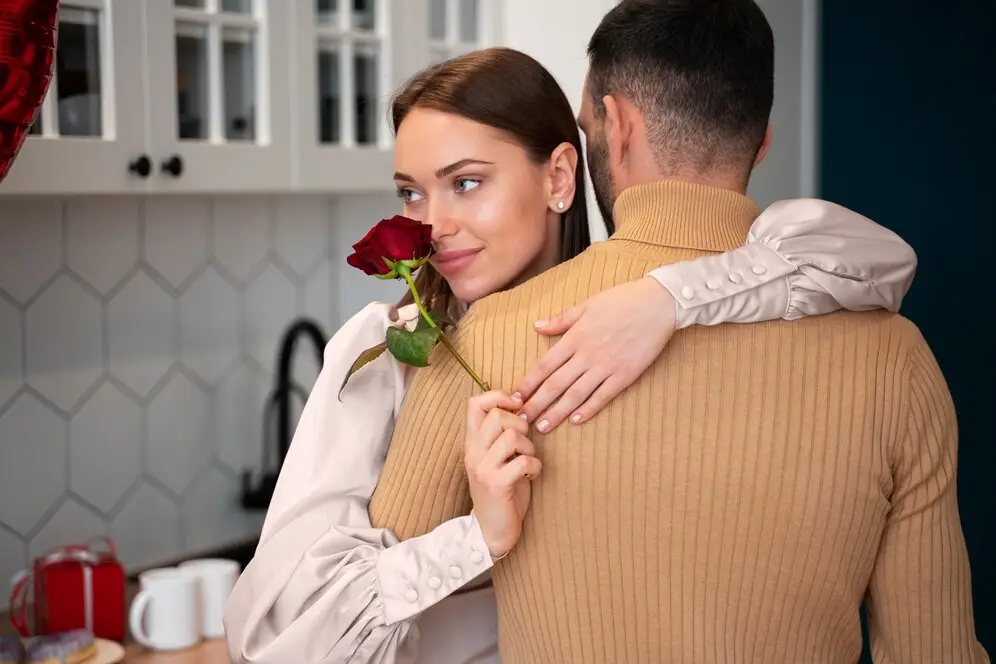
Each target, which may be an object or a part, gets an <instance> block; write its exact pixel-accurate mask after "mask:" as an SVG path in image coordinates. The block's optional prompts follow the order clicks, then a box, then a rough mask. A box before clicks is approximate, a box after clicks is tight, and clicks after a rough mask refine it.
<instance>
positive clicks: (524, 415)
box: [519, 413, 529, 421]
mask: <svg viewBox="0 0 996 664" xmlns="http://www.w3.org/2000/svg"><path fill="white" fill-rule="evenodd" d="M519 417H521V418H522V419H523V420H526V421H528V420H529V416H528V415H526V414H525V413H519Z"/></svg>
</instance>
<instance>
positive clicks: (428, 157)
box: [226, 49, 915, 664]
mask: <svg viewBox="0 0 996 664" xmlns="http://www.w3.org/2000/svg"><path fill="white" fill-rule="evenodd" d="M392 111H393V119H394V128H395V132H396V134H397V141H396V153H395V166H396V169H397V171H398V172H397V173H396V174H395V180H396V182H397V185H398V189H399V195H400V196H401V197H402V199H403V200H404V203H405V213H406V214H407V215H408V216H411V217H414V218H417V219H421V220H423V221H424V222H426V223H429V224H431V225H432V226H433V240H434V242H435V243H436V245H437V248H438V249H439V253H438V254H437V255H436V256H434V258H433V260H432V263H431V267H432V269H426V270H425V271H424V273H423V274H421V275H420V279H419V282H420V292H421V293H422V294H423V295H426V296H427V297H428V298H429V299H432V300H434V302H433V306H436V307H438V306H440V305H445V304H447V303H448V304H450V305H452V307H451V311H455V312H456V313H457V314H459V312H460V310H461V307H462V305H463V304H466V303H471V302H473V301H475V300H477V299H480V298H483V297H486V296H487V295H489V294H491V293H494V292H496V291H498V290H502V289H505V288H508V287H510V286H512V285H515V284H517V283H521V282H522V281H524V280H526V279H528V278H530V277H531V276H533V275H536V274H539V273H540V272H542V271H544V270H546V269H547V268H549V267H551V266H552V265H554V264H555V263H557V262H559V261H563V260H567V259H570V258H571V257H573V256H575V255H577V254H578V253H580V252H581V251H583V250H584V248H585V247H586V246H587V244H588V237H587V212H586V207H585V200H584V197H583V195H582V194H581V192H582V191H583V182H584V179H583V178H584V168H583V163H582V162H581V160H580V154H581V143H580V137H579V134H578V130H577V127H576V124H575V121H574V117H573V113H572V110H571V107H570V105H569V103H568V102H567V99H566V98H565V96H564V95H563V92H562V91H561V90H560V88H559V87H558V86H557V84H556V82H555V81H554V79H553V78H552V77H551V75H550V74H549V73H548V72H547V71H546V70H545V69H544V68H543V67H542V66H541V65H539V64H538V63H537V62H535V61H534V60H532V59H531V58H529V57H528V56H526V55H524V54H522V53H518V52H516V51H511V50H508V49H492V50H489V51H485V52H476V53H472V54H469V55H467V56H463V57H461V58H457V59H455V60H451V61H448V62H446V63H443V64H441V65H438V66H437V67H434V68H432V69H429V70H427V71H426V72H423V73H422V74H421V75H419V76H418V77H416V78H415V79H413V80H412V81H411V82H410V83H409V84H408V85H407V86H406V87H405V89H404V90H402V91H401V93H400V94H399V95H398V96H397V97H396V99H395V100H394V103H393V106H392ZM827 236H833V240H832V241H829V242H828V241H827ZM751 240H752V241H751V243H750V244H748V245H746V246H745V247H742V248H741V249H738V250H736V251H733V252H729V253H727V254H722V255H717V256H712V257H707V258H704V259H699V260H696V261H692V262H689V263H684V264H679V265H673V266H668V267H665V268H661V269H660V270H655V271H654V272H653V273H652V275H651V276H653V277H654V279H642V280H639V281H638V282H634V283H632V284H625V285H623V286H620V287H617V288H616V289H613V290H612V291H608V292H607V293H604V294H602V296H598V297H596V298H593V299H592V300H591V301H589V302H588V303H587V304H586V305H585V307H584V308H585V309H586V310H587V311H586V313H585V314H583V315H582V316H581V318H580V320H579V321H578V322H577V324H576V325H575V328H574V329H572V330H569V331H570V332H573V331H575V330H583V329H584V326H583V325H582V323H583V322H584V321H585V320H586V319H592V320H606V317H604V316H601V314H604V313H605V312H606V311H607V309H608V307H609V306H617V307H618V306H623V307H626V309H625V311H624V312H623V313H622V314H619V313H615V314H614V315H613V316H611V317H609V318H608V319H607V320H609V321H610V322H609V323H607V325H610V326H611V325H615V329H616V330H617V331H618V330H622V329H623V328H625V327H627V326H630V327H632V319H633V318H637V317H647V316H649V315H650V314H654V315H656V316H657V317H658V318H660V319H661V320H662V321H664V322H663V323H662V324H660V325H658V326H656V327H650V328H646V329H644V328H641V329H640V334H639V335H637V336H635V337H630V336H626V335H625V334H611V333H606V332H605V330H604V329H602V330H599V331H598V332H597V333H595V334H592V335H591V336H588V335H587V334H586V333H584V332H582V333H580V334H576V335H574V337H575V338H574V339H573V340H572V341H571V343H572V344H573V346H572V348H573V349H574V352H573V355H574V357H575V358H581V360H580V361H582V362H583V361H585V360H584V358H593V359H592V360H591V362H597V357H594V356H597V355H604V354H605V353H608V354H610V355H612V356H613V357H622V358H628V359H629V360H631V362H630V365H631V366H639V364H640V363H641V362H643V360H641V359H639V358H641V357H644V356H646V355H648V354H649V355H650V356H651V358H652V357H654V356H656V355H657V354H658V353H659V351H660V348H661V347H663V345H664V344H666V342H667V340H668V338H669V337H670V334H671V333H672V332H673V329H674V327H675V320H674V319H675V315H676V314H677V320H678V326H679V327H684V326H687V325H690V324H713V323H717V322H722V321H730V322H751V321H758V320H770V319H777V318H795V317H799V316H802V315H811V314H817V313H826V312H829V311H833V310H836V309H839V308H841V305H846V306H847V307H848V308H851V309H867V308H875V307H888V308H892V309H895V308H897V307H898V303H899V302H900V301H901V299H902V296H903V295H904V294H905V292H906V289H907V288H908V285H909V279H910V278H911V276H912V269H913V267H914V265H915V259H914V258H913V256H912V252H911V251H910V250H909V248H908V247H906V245H905V244H904V243H902V241H901V240H899V239H898V238H896V237H895V236H894V235H893V234H891V233H889V232H888V231H885V230H884V229H882V228H880V227H877V226H875V225H874V224H872V223H871V222H869V221H867V220H865V219H862V218H861V217H859V216H857V215H854V214H853V213H849V212H847V211H845V210H842V209H840V208H838V207H836V206H832V205H830V204H825V203H821V202H816V201H799V202H790V203H781V204H778V205H776V206H773V207H772V209H769V211H767V212H765V213H764V214H762V215H761V216H760V217H759V218H758V219H757V221H756V223H755V224H754V226H753V229H752V234H751ZM807 241H808V243H807ZM852 254H853V255H855V256H866V257H867V256H870V255H875V256H876V257H877V259H876V260H875V261H871V260H865V261H863V262H859V263H858V264H847V262H846V261H847V260H848V259H847V257H848V256H849V255H852ZM745 265H746V266H747V269H746V270H744V269H743V266H745ZM757 265H760V266H762V267H766V268H768V270H767V271H765V270H764V269H759V270H757V271H755V270H752V269H750V266H757ZM814 265H817V266H819V267H814ZM738 266H739V267H738ZM760 273H764V274H765V275H766V276H768V275H769V273H771V274H775V275H777V276H776V277H775V278H774V279H772V280H768V281H767V282H765V283H764V284H762V283H761V282H762V278H761V276H760ZM731 274H736V275H742V274H746V276H744V278H743V281H742V283H740V284H734V286H735V288H734V287H730V288H729V289H727V288H726V287H722V288H720V289H718V290H717V291H716V292H718V293H720V295H717V296H716V297H715V298H713V299H711V300H710V301H707V302H705V303H701V304H698V305H696V306H694V307H688V306H687V305H686V304H680V305H679V304H676V302H675V298H674V297H672V292H673V291H677V292H678V293H679V294H680V293H681V290H682V286H681V284H682V283H685V280H694V281H699V282H704V283H711V282H713V281H714V280H719V279H722V280H725V281H726V283H732V282H731V281H730V279H729V276H730V275H731ZM444 277H445V279H444ZM751 280H753V281H751ZM734 281H736V280H734ZM661 285H664V286H665V288H661V287H660V286H661ZM706 299H707V300H708V299H709V298H706ZM648 300H649V302H648ZM679 301H680V300H679ZM648 312H650V313H649V314H648ZM394 313H397V314H398V317H399V318H400V319H401V320H402V321H403V322H408V321H412V320H414V319H415V318H416V316H415V313H414V311H413V310H412V307H411V306H410V305H408V306H405V307H402V308H401V310H400V311H397V312H395V311H394V307H392V306H391V305H389V304H384V303H375V304H372V305H369V306H368V307H367V308H365V309H364V310H363V311H361V312H360V313H359V314H357V315H356V316H354V317H353V318H352V319H351V320H350V321H348V322H347V323H346V324H345V325H344V326H343V328H342V329H341V330H340V331H339V332H338V333H337V334H336V336H335V337H334V338H333V339H332V341H330V342H329V345H328V347H327V348H326V352H325V366H324V369H323V371H322V374H321V376H320V377H319V379H318V382H317V383H316V385H315V387H314V390H313V392H312V394H311V398H310V399H309V401H308V404H307V406H306V408H305V412H304V414H303V415H302V418H301V421H300V423H299V425H298V430H297V432H296V434H295V439H294V442H293V444H292V445H291V448H290V451H289V454H288V456H287V459H286V461H285V464H284V466H283V470H282V472H281V477H280V480H279V482H278V485H277V489H276V492H275V494H274V497H273V501H272V503H271V507H270V510H269V513H268V514H267V518H266V523H265V525H264V528H263V533H262V536H261V539H260V544H259V547H258V549H257V551H256V556H255V558H254V559H253V560H252V561H251V562H250V564H249V566H248V567H247V568H246V570H245V571H244V573H243V575H242V577H241V578H240V579H239V582H238V584H237V586H236V588H235V590H234V591H233V593H232V595H231V598H230V600H229V605H228V611H227V615H226V625H227V635H228V645H229V653H230V657H231V660H232V661H233V662H242V663H247V664H248V663H250V662H251V663H260V664H262V663H267V664H270V663H272V664H285V663H288V662H294V663H295V664H318V663H322V664H330V663H333V662H415V661H417V662H425V663H427V664H428V663H432V664H451V663H465V664H466V663H470V662H498V661H499V660H498V655H497V645H496V631H497V624H496V617H495V605H494V595H493V594H492V591H491V589H490V588H489V587H488V586H487V570H489V569H490V566H491V564H492V560H493V559H494V558H495V557H499V556H501V555H503V554H504V553H506V552H507V551H508V550H509V548H511V547H512V546H514V545H515V540H516V538H517V536H518V532H517V531H516V528H515V526H516V524H514V523H513V524H510V527H509V528H508V529H506V530H505V531H504V532H501V533H498V534H497V535H494V536H492V537H490V538H489V537H486V536H485V535H484V533H483V531H482V529H481V527H480V524H479V523H478V521H477V518H476V516H475V514H471V515H468V516H465V517H459V518H456V519H452V520H451V521H448V522H446V523H444V524H442V525H441V526H439V527H438V528H436V529H435V530H433V531H431V532H429V533H428V534H427V535H425V536H423V537H418V538H414V539H409V540H407V541H405V542H402V543H399V542H398V540H397V538H396V537H395V536H394V535H393V534H392V533H390V532H387V531H384V530H377V529H374V528H372V527H371V524H370V519H369V516H368V512H367V510H368V504H369V501H370V497H371V495H372V492H373V490H374V488H375V486H376V483H377V478H378V476H379V474H380V472H381V468H382V464H383V461H384V457H385V455H386V453H387V446H388V444H389V442H390V438H391V432H392V429H393V426H394V417H395V415H396V414H397V412H398V409H399V407H400V404H401V402H402V399H403V398H404V394H405V389H406V386H407V384H408V381H409V380H410V378H411V373H412V372H411V371H409V370H408V369H407V368H406V367H403V366H402V365H400V364H399V363H397V362H396V361H394V360H393V358H392V357H391V356H390V355H389V354H384V355H382V356H381V357H380V358H379V359H377V360H376V361H374V362H372V363H371V364H369V365H367V366H366V367H364V368H363V369H362V370H361V372H359V373H358V374H356V376H354V377H353V378H352V379H351V381H350V384H349V385H348V386H347V387H346V389H345V390H344V392H343V395H342V401H341V402H340V401H339V399H338V398H337V396H336V395H337V392H338V389H339V386H340V385H341V383H342V378H343V376H344V375H345V372H346V370H347V369H348V367H349V365H350V364H351V363H352V361H353V359H354V358H355V357H356V356H357V355H358V354H359V353H360V352H361V351H363V350H365V349H366V348H369V347H370V346H373V345H374V344H376V343H378V342H380V341H382V340H383V338H384V331H385V329H386V327H387V326H388V325H392V324H394ZM562 329H563V327H560V328H557V329H556V330H555V332H559V331H562ZM589 329H593V328H589ZM614 340H615V341H614ZM564 341H567V337H566V336H565V338H564V339H563V340H561V343H563V342H564ZM559 346H560V344H558V345H557V346H555V347H554V349H553V350H552V351H551V353H554V352H557V348H558V347H559ZM592 349H598V352H592ZM648 349H651V350H650V351H648ZM554 364H556V362H554ZM643 366H644V367H645V366H646V363H644V364H643ZM620 375H623V374H620ZM633 378H635V376H631V377H628V379H627V380H628V381H629V382H631V381H632V380H633ZM617 380H618V379H617ZM624 386H625V385H624ZM558 393H559V392H558ZM499 408H504V409H507V410H517V409H518V405H517V404H516V403H513V402H512V401H510V400H509V398H508V397H496V396H495V395H494V394H493V393H489V394H488V395H483V396H481V397H475V398H474V399H473V400H472V404H471V405H470V406H469V407H468V431H467V438H468V446H467V453H468V458H469V459H470V458H471V457H474V455H475V454H478V452H480V451H481V450H483V449H485V448H487V447H489V446H490V445H492V444H493V443H494V441H495V439H496V438H497V436H498V433H499V432H497V431H492V430H489V428H488V426H487V425H485V424H484V423H485V422H486V421H487V419H488V417H487V416H486V413H485V411H489V410H494V411H496V413H497V414H499V415H500V414H502V412H503V411H500V410H498V409H499ZM532 415H533V416H534V417H535V416H536V415H537V413H533V414H532ZM492 419H493V418H492ZM513 419H517V418H513ZM518 421H520V422H521V420H518ZM538 424H539V423H538V422H537V425H538ZM507 426H511V427H515V426H520V428H521V427H522V425H515V424H514V423H513V424H508V425H507ZM521 430H524V429H521ZM477 460H479V458H475V459H474V461H477ZM498 465H500V464H496V470H499V468H497V466H498ZM517 480H518V478H517V477H510V478H509V479H508V482H507V487H508V488H509V489H512V488H513V486H521V484H520V483H519V482H518V481H517ZM537 481H540V482H542V478H541V477H540V478H539V479H538V480H537ZM472 493H473V494H474V496H473V497H474V512H475V513H479V514H482V515H483V513H484V512H485V511H487V510H489V509H492V508H494V507H495V504H493V503H489V498H488V495H487V492H474V491H473V489H472ZM527 493H528V492H527ZM527 505H528V497H526V499H525V500H524V501H523V503H522V508H523V510H524V509H525V508H526V507H527ZM482 518H483V517H482ZM519 521H520V523H519V524H518V525H521V515H520V516H519ZM509 533H511V536H510V537H509ZM488 553H490V554H491V555H490V556H488V555H487V554H488ZM441 559H442V560H451V561H453V562H452V564H453V565H454V566H455V565H456V564H457V559H459V560H460V564H461V565H463V564H464V561H465V560H466V561H467V563H466V566H464V567H463V569H464V570H473V571H474V574H473V576H476V577H477V578H474V579H472V578H470V576H471V575H469V574H463V575H461V574H454V578H447V579H440V578H435V577H433V578H432V579H430V580H429V584H428V588H429V590H427V591H425V593H424V596H423V595H420V594H419V593H418V592H415V591H414V590H413V589H412V588H411V587H410V586H407V584H406V583H405V582H404V579H405V578H410V577H411V576H412V575H417V574H418V572H419V570H420V569H424V568H425V566H426V565H427V564H428V563H429V562H432V563H433V565H436V564H438V563H439V561H440V560H441ZM442 569H446V567H442ZM457 571H460V570H459V569H458V570H457ZM482 573H483V574H482ZM457 577H461V578H460V579H459V580H456V578H457Z"/></svg>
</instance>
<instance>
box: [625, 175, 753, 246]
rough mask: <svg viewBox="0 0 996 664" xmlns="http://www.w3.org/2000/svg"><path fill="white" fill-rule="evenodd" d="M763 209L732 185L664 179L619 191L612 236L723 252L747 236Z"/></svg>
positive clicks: (741, 241)
mask: <svg viewBox="0 0 996 664" xmlns="http://www.w3.org/2000/svg"><path fill="white" fill-rule="evenodd" d="M760 213H761V211H760V209H758V207H757V206H756V205H755V204H754V203H753V201H751V200H750V199H749V198H747V197H746V196H744V195H743V194H742V193H739V192H737V191H734V190H731V189H728V188H724V187H715V186H709V185H703V184H699V183H690V182H681V181H677V180H659V181H657V182H650V183H647V184H641V185H637V186H634V187H630V188H628V189H626V190H625V191H623V192H622V193H621V194H620V195H619V198H618V199H616V203H615V206H614V208H613V215H612V216H613V218H614V219H615V222H616V232H615V234H613V236H612V239H613V240H629V241H635V242H643V243H645V244H656V245H660V246H668V247H678V248H683V249H695V250H700V251H714V252H722V251H726V250H728V249H733V248H735V247H738V246H740V245H741V244H743V243H744V242H745V241H746V239H747V233H748V231H749V230H750V227H751V225H752V224H753V223H754V220H755V219H756V218H757V216H758V215H759V214H760Z"/></svg>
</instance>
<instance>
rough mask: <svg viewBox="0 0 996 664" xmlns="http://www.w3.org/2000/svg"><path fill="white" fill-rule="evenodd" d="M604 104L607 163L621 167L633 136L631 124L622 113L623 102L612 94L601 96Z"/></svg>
mask: <svg viewBox="0 0 996 664" xmlns="http://www.w3.org/2000/svg"><path fill="white" fill-rule="evenodd" d="M602 104H604V105H605V124H604V128H605V145H606V149H607V151H608V157H609V165H610V166H612V167H615V168H622V167H623V166H624V164H625V162H626V157H627V153H628V152H629V146H630V141H631V140H632V137H633V124H632V122H631V120H630V118H628V117H626V114H625V113H624V109H623V104H622V103H621V101H620V100H619V99H616V98H615V97H613V96H612V95H605V96H604V97H602Z"/></svg>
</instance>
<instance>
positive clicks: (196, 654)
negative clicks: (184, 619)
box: [0, 583, 228, 664]
mask: <svg viewBox="0 0 996 664" xmlns="http://www.w3.org/2000/svg"><path fill="white" fill-rule="evenodd" d="M137 592H138V587H137V584H134V583H129V584H128V586H127V600H128V604H129V605H130V604H131V600H132V599H133V598H134V597H135V595H136V594H137ZM16 633H17V632H15V631H14V627H13V625H11V622H10V615H9V614H8V613H7V612H6V611H0V635H5V636H6V635H10V636H13V635H16ZM124 646H125V657H124V659H123V660H121V662H122V664H228V650H227V648H226V647H225V640H224V639H213V640H211V641H202V642H201V643H199V644H197V645H196V646H194V647H193V648H187V649H186V650H177V651H174V652H155V651H151V650H148V649H146V648H145V647H143V646H142V645H140V644H138V643H134V642H131V641H129V642H127V643H125V644H124Z"/></svg>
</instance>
